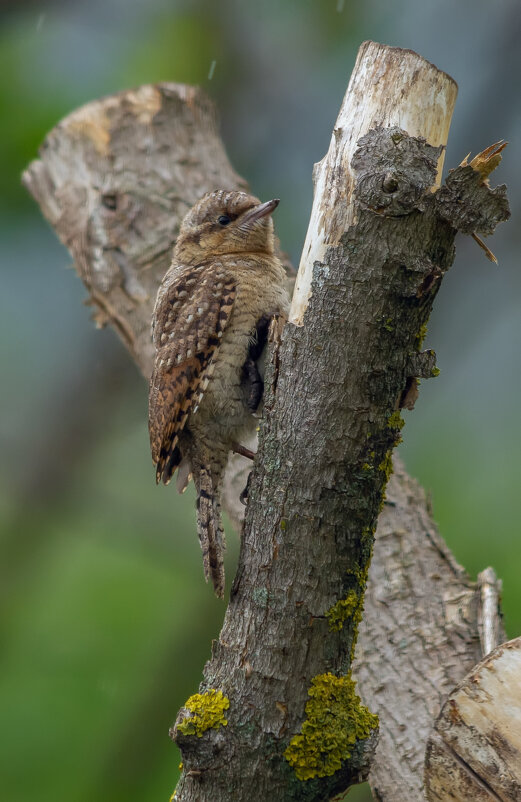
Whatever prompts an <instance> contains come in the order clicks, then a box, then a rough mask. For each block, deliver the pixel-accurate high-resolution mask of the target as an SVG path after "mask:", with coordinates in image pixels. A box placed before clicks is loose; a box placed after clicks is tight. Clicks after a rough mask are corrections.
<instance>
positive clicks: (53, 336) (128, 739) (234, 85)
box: [0, 0, 521, 802]
mask: <svg viewBox="0 0 521 802" xmlns="http://www.w3.org/2000/svg"><path fill="white" fill-rule="evenodd" d="M430 6H432V7H430ZM2 11H3V13H4V16H3V19H2V25H1V27H0V69H1V74H2V81H1V83H0V117H1V120H2V128H1V134H0V158H1V161H2V179H3V180H2V192H1V194H0V211H1V215H0V218H1V219H0V232H1V235H2V236H1V239H0V259H1V263H2V268H3V273H2V293H1V294H0V354H1V359H2V362H1V370H2V377H3V379H4V381H3V387H2V390H3V415H2V417H1V418H0V438H1V446H2V449H1V453H2V456H3V460H2V462H1V464H0V525H1V529H0V543H1V545H2V560H1V561H0V600H1V604H0V637H1V642H2V649H1V657H0V709H1V711H2V723H3V728H2V732H3V736H2V748H1V749H0V776H1V777H2V796H3V797H4V798H5V799H8V800H9V802H29V800H32V799H34V798H38V800H41V802H51V800H52V802H55V800H57V799H58V800H60V799H67V800H69V801H70V802H74V801H76V800H77V802H90V800H92V799H98V800H105V799H106V800H109V799H110V800H111V802H117V801H118V800H121V802H123V800H125V802H129V800H138V799H139V800H142V799H147V800H148V799H150V800H152V799H154V800H155V799H157V800H165V802H166V800H168V798H169V796H170V793H171V791H172V789H173V788H174V786H175V783H176V778H177V772H178V770H177V765H178V762H179V758H178V754H177V750H176V749H175V748H174V747H173V745H172V743H171V742H170V741H169V739H168V728H169V727H170V726H171V724H172V722H173V720H174V719H175V715H176V711H177V709H178V708H179V706H180V705H181V704H182V703H183V701H184V700H185V699H186V698H187V697H188V696H189V695H190V694H191V693H194V692H195V691H196V690H197V687H198V683H199V680H200V676H201V668H202V665H203V663H204V660H205V659H206V658H207V657H208V656H209V651H210V641H211V638H212V637H216V636H217V633H218V631H219V626H220V620H221V617H222V615H223V612H224V610H223V606H222V605H220V604H219V603H218V602H217V601H216V600H215V599H214V597H213V594H212V592H211V589H210V588H208V587H207V586H206V585H205V584H204V581H203V578H202V569H201V559H200V549H199V544H198V542H197V538H196V536H195V528H194V509H193V495H191V494H190V493H187V494H186V496H184V497H179V496H177V495H176V494H175V492H174V491H173V490H172V489H171V488H169V489H168V490H165V489H164V488H156V487H155V485H154V481H153V471H152V468H151V464H150V458H149V453H148V442H147V433H146V424H145V420H146V387H145V384H144V382H143V380H142V379H141V377H140V376H139V375H138V373H137V371H136V370H135V369H134V367H133V366H132V365H131V364H130V361H129V359H128V357H127V355H126V354H125V353H124V351H123V349H122V348H121V346H120V345H119V344H118V343H117V342H116V341H115V338H114V337H113V335H112V334H111V333H108V332H106V333H102V334H100V333H98V332H94V330H93V328H92V325H91V323H90V322H89V320H88V311H87V310H86V309H82V306H81V302H82V300H83V298H84V292H83V290H82V288H81V286H80V283H79V282H78V280H77V278H76V277H75V276H74V275H73V273H72V272H69V273H65V271H63V267H65V266H66V265H68V264H69V262H70V258H69V257H68V255H67V253H66V252H65V250H64V249H62V248H61V247H59V246H58V244H57V243H56V241H55V238H54V236H53V234H52V232H51V231H50V230H48V229H46V228H45V227H44V226H43V224H42V221H41V218H40V214H39V211H38V210H37V208H36V206H35V204H34V203H33V201H32V200H31V199H30V198H29V197H28V196H27V194H26V192H25V191H24V190H23V188H22V187H21V184H20V173H21V171H22V170H23V168H24V167H25V166H26V164H27V163H28V162H29V161H30V159H32V158H34V157H35V156H36V153H37V147H38V145H39V143H40V142H41V141H42V140H43V138H44V136H45V134H46V133H47V131H48V130H50V129H51V128H52V127H53V125H55V124H56V123H57V122H58V120H59V119H60V118H61V117H63V116H64V115H65V114H67V113H68V112H69V111H72V110H73V109H74V108H76V107H78V106H80V105H81V104H82V103H85V102H87V101H88V100H90V99H92V98H95V97H99V96H101V95H103V94H107V93H110V92H115V91H118V90H119V89H123V88H126V87H128V86H132V85H139V84H142V83H146V82H150V81H159V80H172V81H185V82H189V83H199V84H201V85H202V86H204V87H205V89H206V90H207V91H208V92H209V93H210V94H211V95H212V96H213V97H214V99H215V100H216V101H217V104H218V107H219V110H220V114H221V119H222V128H223V132H224V136H225V140H226V143H227V146H228V149H229V151H230V155H231V157H232V161H233V163H234V165H235V166H236V168H237V169H238V170H239V171H240V172H242V173H243V174H244V175H245V176H246V177H247V178H248V179H249V180H250V182H251V184H252V186H253V188H254V190H255V192H256V193H257V194H259V195H261V196H262V197H265V196H266V197H273V196H274V195H276V196H277V197H281V198H282V199H283V202H282V203H281V206H280V209H279V210H278V211H277V220H276V223H277V227H278V231H279V233H280V235H281V239H282V242H283V245H284V247H285V248H286V249H287V250H288V251H290V252H291V254H292V256H293V258H294V260H295V261H298V258H299V248H300V245H301V243H302V240H303V236H304V233H305V228H306V224H307V216H308V212H309V209H310V206H311V195H312V188H311V167H312V164H313V162H315V161H317V160H318V159H320V158H321V157H322V156H323V155H324V153H325V151H326V149H327V145H328V141H329V137H330V135H331V126H332V124H333V121H334V119H335V117H336V113H337V110H338V107H339V105H340V101H341V98H342V95H343V93H344V92H345V88H346V85H347V80H348V77H349V73H350V70H351V68H352V65H353V62H354V58H355V55H356V50H357V47H358V45H359V43H360V42H361V41H363V40H364V39H366V38H372V39H376V40H381V41H386V42H388V43H389V44H397V45H400V46H403V47H411V48H414V49H416V50H417V51H418V52H420V53H421V54H422V55H423V56H425V57H426V58H429V59H431V60H433V61H434V62H435V63H437V64H438V66H440V67H441V68H443V69H445V70H446V71H448V72H449V73H451V74H452V75H453V76H454V77H455V78H456V79H457V80H458V82H459V84H460V98H459V101H458V104H457V107H456V114H455V118H454V123H453V129H452V134H451V138H450V141H449V148H448V154H447V165H448V166H451V165H453V164H456V163H458V162H459V161H460V160H461V158H462V157H463V156H464V155H465V154H466V153H467V152H468V151H469V150H471V149H472V150H473V151H474V152H476V151H477V150H478V149H481V148H482V147H484V146H486V145H488V144H490V143H491V142H492V141H495V140H497V139H500V138H506V139H510V140H511V141H512V142H515V141H516V140H517V141H519V140H520V134H521V131H520V128H521V121H520V120H519V116H518V114H517V96H516V95H515V87H514V88H512V81H511V76H512V75H515V74H519V73H520V69H521V64H520V62H521V51H520V49H519V47H518V41H519V33H520V32H521V31H520V27H521V15H520V13H519V8H518V3H517V1H516V0H504V1H503V2H502V3H501V4H500V6H498V8H497V9H495V11H494V14H493V15H491V14H490V7H489V4H486V3H485V2H484V0H461V2H460V3H458V4H456V5H455V4H453V3H450V2H449V0H440V2H439V3H437V4H420V3H417V2H416V3H415V2H413V0H397V2H396V3H393V4H389V3H388V2H386V1H385V0H366V2H364V3H356V2H342V0H323V2H320V3H318V2H316V0H285V2H284V3H281V2H280V0H266V2H264V3H244V2H241V1H240V0H221V2H220V3H218V4H216V3H214V2H211V0H195V2H193V1H192V0H148V2H146V3H144V2H142V0H108V2H107V0H90V2H89V3H85V2H83V3H82V2H81V0H67V1H65V0H62V1H61V2H59V1H58V0H55V2H52V3H50V2H49V3H46V2H30V3H29V2H23V1H22V0H19V1H18V2H16V3H14V2H9V3H5V4H3V5H2ZM0 13H1V12H0ZM449 23H450V24H449ZM476 54H480V57H479V58H476ZM484 108H486V109H488V113H486V114H485V113H484V111H483V109H484ZM491 109H493V113H492V111H491ZM509 150H510V149H509ZM511 151H512V152H511V153H509V151H508V150H507V152H506V154H505V162H506V164H508V171H505V170H504V168H501V170H502V171H503V172H502V173H501V170H500V171H498V172H499V173H500V174H499V176H498V179H497V180H498V181H501V180H505V178H506V177H508V182H509V185H510V186H509V191H510V197H511V199H512V205H513V211H514V214H516V212H517V209H518V208H519V201H520V195H521V170H520V167H519V165H520V164H521V160H519V159H518V158H517V157H516V154H515V150H514V148H513V147H512V148H511ZM518 232H519V227H516V226H515V225H510V226H506V227H504V229H503V228H501V229H500V230H499V231H498V233H497V234H496V236H495V237H494V243H493V246H492V247H493V250H494V251H495V252H496V253H497V255H498V257H499V259H500V265H501V266H500V270H499V271H498V270H495V269H494V268H492V267H491V266H490V265H489V264H488V263H486V261H485V260H484V258H483V257H482V254H481V253H480V252H479V251H478V249H477V247H475V245H474V244H473V243H471V242H469V241H465V240H463V239H462V238H459V240H458V243H457V246H458V258H457V263H456V265H455V268H454V270H452V271H451V272H450V273H449V275H448V276H447V278H446V279H445V281H444V285H443V287H442V291H441V292H440V296H439V298H438V301H437V304H436V308H435V313H434V315H433V319H432V321H431V325H430V331H429V336H428V338H427V341H426V347H434V348H436V350H437V352H438V358H439V364H440V367H441V369H442V373H441V376H440V377H439V378H438V379H436V380H435V381H430V382H423V383H422V388H421V395H420V400H419V402H418V404H417V409H416V410H415V411H414V413H412V414H410V415H407V427H406V428H405V430H404V438H405V443H404V447H403V453H404V456H405V459H406V462H407V465H408V467H409V469H410V470H411V472H412V473H413V474H414V475H416V476H418V478H419V479H420V480H421V481H422V483H423V484H424V485H425V486H426V488H427V489H428V490H432V492H433V500H434V510H435V516H436V518H437V520H438V521H439V523H440V528H441V531H442V533H443V535H444V536H445V538H446V540H447V542H448V543H449V545H450V546H451V548H452V549H453V550H454V552H455V554H456V556H457V557H458V559H459V560H460V561H461V562H462V563H463V564H464V565H465V566H466V568H467V569H468V570H469V572H470V573H471V574H472V575H473V576H474V575H475V574H476V573H477V572H478V571H479V570H481V569H482V568H483V567H485V566H486V565H487V564H490V563H492V564H493V565H494V567H495V568H496V570H497V571H498V573H499V575H500V576H502V577H503V579H504V582H505V588H504V608H505V613H506V621H507V626H508V631H509V634H510V635H512V636H513V635H515V634H516V633H518V632H519V630H520V628H521V586H520V585H519V583H518V582H517V573H518V566H519V563H520V561H521V539H520V538H519V525H518V523H517V503H516V502H517V488H518V486H519V484H520V482H521V467H520V462H519V451H520V445H521V436H520V432H521V430H520V427H519V422H518V406H519V403H518V398H519V395H520V392H521V387H520V384H521V379H520V377H519V371H517V370H516V366H517V362H518V359H519V357H518V353H519V346H520V340H521V327H520V321H519V314H518V301H517V299H518V297H519V289H520V277H519V270H518V258H517V257H516V251H518V249H519V243H518V239H519V233H518ZM229 545H230V552H229V555H228V571H227V574H228V578H229V579H230V577H231V576H232V575H233V566H234V564H235V560H236V555H237V547H238V538H237V536H236V535H235V534H234V533H230V534H229ZM369 798H370V797H369V795H368V791H367V787H362V788H357V789H354V791H353V792H352V793H351V794H350V795H349V799H352V800H358V801H359V802H365V801H366V800H368V799H369Z"/></svg>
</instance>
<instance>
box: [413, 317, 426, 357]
mask: <svg viewBox="0 0 521 802" xmlns="http://www.w3.org/2000/svg"><path fill="white" fill-rule="evenodd" d="M426 336H427V324H426V323H422V325H421V326H420V329H419V331H418V334H417V335H416V341H415V345H416V348H417V349H418V351H419V350H420V348H421V347H422V345H423V341H424V339H425V337H426Z"/></svg>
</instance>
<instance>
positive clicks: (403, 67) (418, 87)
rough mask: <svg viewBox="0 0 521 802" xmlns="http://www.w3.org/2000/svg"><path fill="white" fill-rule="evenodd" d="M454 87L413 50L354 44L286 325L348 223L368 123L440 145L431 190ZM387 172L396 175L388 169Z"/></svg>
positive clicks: (317, 172) (317, 171)
mask: <svg viewBox="0 0 521 802" xmlns="http://www.w3.org/2000/svg"><path fill="white" fill-rule="evenodd" d="M397 86H399V87H400V92H401V94H400V96H399V97H398V96H397V92H396V87H397ZM457 93H458V86H457V84H456V82H455V81H454V79H453V78H451V77H450V76H449V75H447V73H445V72H442V70H439V69H438V68H437V67H435V66H434V65H433V64H431V63H430V62H429V61H427V60H426V59H424V58H422V57H421V56H419V55H418V54H417V53H414V52H413V51H412V50H404V49H402V48H400V47H389V46H387V45H381V44H378V43H377V42H364V43H363V44H362V45H361V46H360V49H359V51H358V56H357V60H356V64H355V67H354V69H353V73H352V75H351V80H350V81H349V86H348V87H347V91H346V94H345V97H344V100H343V102H342V106H341V109H340V113H339V115H338V118H337V121H336V124H335V127H334V129H333V135H332V137H331V143H330V145H329V150H328V152H327V154H326V156H325V157H324V158H323V159H322V161H320V162H318V164H316V165H315V168H314V171H313V184H314V188H315V195H314V202H313V208H312V211H311V217H310V221H309V227H308V232H307V235H306V240H305V242H304V247H303V249H302V257H301V261H300V267H299V273H298V276H297V283H296V287H295V293H294V295H293V302H292V306H291V312H290V321H291V322H292V323H295V324H296V325H297V326H300V325H302V321H303V318H304V312H305V310H306V308H307V303H308V300H309V295H310V292H311V281H312V276H313V265H314V264H315V262H322V261H323V257H324V253H325V250H326V248H327V247H329V246H332V245H333V246H334V245H337V244H338V241H339V238H340V237H341V236H342V234H343V233H344V231H345V230H346V229H347V228H348V227H349V226H350V225H351V224H352V223H353V222H354V215H355V213H356V212H355V208H354V206H353V205H352V204H349V203H347V204H346V202H345V201H346V198H348V197H349V196H350V195H351V193H352V190H353V171H352V170H351V167H350V164H351V159H352V157H353V154H354V153H355V150H356V149H357V146H358V141H359V140H360V138H361V137H362V135H363V134H365V133H367V131H369V130H371V129H373V128H378V127H383V128H392V127H398V128H401V129H403V130H405V131H407V133H408V134H409V136H413V137H423V138H424V139H425V140H426V141H427V142H428V143H429V144H430V145H432V146H433V147H438V146H440V145H441V146H442V147H441V150H440V153H439V156H438V169H437V174H436V177H435V180H434V181H433V188H437V187H438V186H439V185H440V183H441V173H442V169H443V161H444V158H445V145H446V144H447V139H448V136H449V127H450V121H451V118H452V112H453V110H454V104H455V103H456V96H457ZM387 178H388V182H391V181H394V180H395V176H394V175H393V172H392V169H391V171H390V173H389V175H388V177H387ZM325 198H327V203H326V202H325V200H324V199H325Z"/></svg>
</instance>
